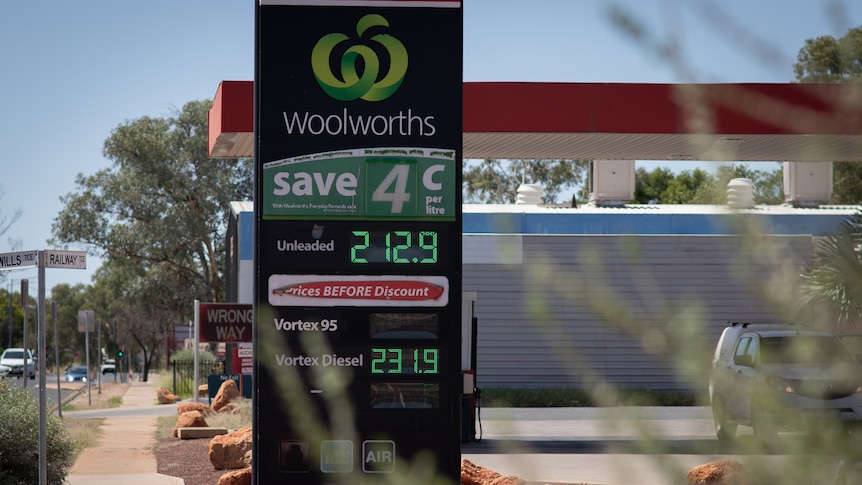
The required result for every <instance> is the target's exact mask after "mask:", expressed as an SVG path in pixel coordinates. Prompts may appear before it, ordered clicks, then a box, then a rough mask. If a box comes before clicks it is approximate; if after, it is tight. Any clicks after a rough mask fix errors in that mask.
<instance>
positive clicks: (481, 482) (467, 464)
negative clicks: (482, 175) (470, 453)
mask: <svg viewBox="0 0 862 485" xmlns="http://www.w3.org/2000/svg"><path fill="white" fill-rule="evenodd" d="M523 483H524V482H523V481H521V480H520V479H519V478H518V477H512V476H507V475H501V474H500V473H497V472H495V471H493V470H489V469H487V468H485V467H483V466H480V465H477V464H475V463H473V462H471V461H470V460H467V459H466V458H462V459H461V485H522V484H523Z"/></svg>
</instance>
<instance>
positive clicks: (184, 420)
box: [174, 411, 209, 437]
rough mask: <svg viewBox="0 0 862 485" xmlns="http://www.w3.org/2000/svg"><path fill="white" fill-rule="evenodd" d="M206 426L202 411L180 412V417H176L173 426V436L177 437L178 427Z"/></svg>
mask: <svg viewBox="0 0 862 485" xmlns="http://www.w3.org/2000/svg"><path fill="white" fill-rule="evenodd" d="M207 426H209V425H208V424H207V420H206V419H205V418H204V415H203V413H202V412H200V411H189V412H187V413H183V414H180V417H179V418H177V425H176V426H174V436H175V437H179V431H178V430H179V429H180V428H206V427H207Z"/></svg>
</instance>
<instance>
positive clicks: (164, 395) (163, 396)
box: [156, 387, 180, 404]
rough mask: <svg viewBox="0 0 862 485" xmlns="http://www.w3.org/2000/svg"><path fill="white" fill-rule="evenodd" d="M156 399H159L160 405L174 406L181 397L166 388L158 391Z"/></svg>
mask: <svg viewBox="0 0 862 485" xmlns="http://www.w3.org/2000/svg"><path fill="white" fill-rule="evenodd" d="M156 399H158V401H159V404H173V403H175V402H177V401H179V400H180V397H179V396H177V395H176V394H174V393H172V392H171V391H169V390H167V389H165V388H164V387H160V388H158V389H156Z"/></svg>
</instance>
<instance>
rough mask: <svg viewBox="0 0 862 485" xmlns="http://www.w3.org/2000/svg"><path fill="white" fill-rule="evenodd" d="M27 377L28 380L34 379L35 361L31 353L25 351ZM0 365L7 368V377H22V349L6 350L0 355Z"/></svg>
mask: <svg viewBox="0 0 862 485" xmlns="http://www.w3.org/2000/svg"><path fill="white" fill-rule="evenodd" d="M27 359H28V360H27V375H28V376H30V379H35V378H36V361H35V359H34V358H33V352H31V351H30V350H29V349H28V350H27ZM0 365H5V366H7V367H9V369H10V371H9V375H12V376H17V377H23V376H24V349H16V348H8V349H6V350H4V351H3V354H2V355H0Z"/></svg>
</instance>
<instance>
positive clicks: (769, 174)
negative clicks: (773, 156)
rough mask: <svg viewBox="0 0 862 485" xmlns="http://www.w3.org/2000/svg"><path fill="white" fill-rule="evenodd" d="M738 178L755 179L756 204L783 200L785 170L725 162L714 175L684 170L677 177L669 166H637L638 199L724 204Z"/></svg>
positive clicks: (641, 201) (636, 195) (777, 202)
mask: <svg viewBox="0 0 862 485" xmlns="http://www.w3.org/2000/svg"><path fill="white" fill-rule="evenodd" d="M735 178H747V179H749V180H751V181H752V182H754V203H755V204H771V205H775V204H781V203H783V202H784V179H783V172H782V169H781V168H780V167H779V168H778V169H777V170H773V171H768V170H756V169H752V168H749V167H748V166H746V165H737V164H732V165H729V166H727V165H722V166H720V167H719V168H718V170H717V171H716V173H715V175H713V174H710V173H709V172H706V171H705V170H701V169H695V170H683V171H682V172H680V173H679V174H677V175H676V176H674V174H673V173H672V172H671V171H670V169H668V168H664V167H659V168H656V169H654V170H653V171H652V172H647V171H646V169H644V168H642V167H641V168H638V169H637V171H636V172H635V202H636V203H639V204H647V203H651V202H652V203H661V204H724V203H725V202H726V200H727V184H728V182H730V181H731V180H732V179H735Z"/></svg>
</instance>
